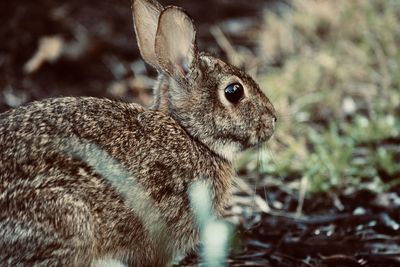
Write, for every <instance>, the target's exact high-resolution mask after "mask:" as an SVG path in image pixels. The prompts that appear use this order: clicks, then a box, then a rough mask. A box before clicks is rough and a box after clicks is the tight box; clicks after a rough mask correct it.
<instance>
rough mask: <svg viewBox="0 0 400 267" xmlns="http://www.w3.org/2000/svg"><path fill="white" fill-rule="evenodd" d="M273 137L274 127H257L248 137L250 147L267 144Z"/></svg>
mask: <svg viewBox="0 0 400 267" xmlns="http://www.w3.org/2000/svg"><path fill="white" fill-rule="evenodd" d="M273 135H274V127H273V126H271V127H265V125H259V126H258V127H257V129H256V131H255V134H254V135H253V136H251V137H250V140H249V141H250V142H249V143H250V145H251V146H252V147H254V146H258V145H261V144H263V143H265V142H267V141H268V140H269V139H271V137H272V136H273Z"/></svg>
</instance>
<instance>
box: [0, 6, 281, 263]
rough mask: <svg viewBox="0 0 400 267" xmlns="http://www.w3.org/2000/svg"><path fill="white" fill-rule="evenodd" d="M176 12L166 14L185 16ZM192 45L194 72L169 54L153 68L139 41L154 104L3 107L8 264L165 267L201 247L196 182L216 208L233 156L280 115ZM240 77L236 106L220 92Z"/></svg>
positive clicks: (78, 101)
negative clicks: (191, 191)
mask: <svg viewBox="0 0 400 267" xmlns="http://www.w3.org/2000/svg"><path fill="white" fill-rule="evenodd" d="M137 2H140V3H139V4H141V5H144V6H145V7H146V5H150V7H151V8H153V9H154V10H156V11H157V10H158V11H160V12H164V11H163V10H160V9H161V8H162V7H161V6H159V5H158V4H155V2H154V1H149V2H148V1H145V0H137V1H136V2H135V3H137ZM154 5H157V6H156V7H154ZM158 11H157V12H158ZM134 12H135V8H134ZM180 12H182V11H181V10H180V9H176V10H174V11H173V12H170V14H166V15H165V16H164V17H167V19H168V20H170V23H174V17H175V16H178V15H179V16H183V17H180V20H179V21H184V22H183V23H186V22H187V21H188V20H187V18H186V17H185V16H186V15H185V14H184V13H183V12H182V14H181V13H180ZM165 13H168V11H166V12H165ZM177 14H178V15H177ZM153 15H154V14H153ZM157 16H159V14H158V13H157ZM157 16H156V18H158V17H157ZM168 16H169V17H168ZM153 17H154V16H153ZM145 18H146V17H145ZM182 18H183V19H182ZM139 23H140V22H139ZM153 24H154V22H153ZM155 24H157V23H155ZM136 26H137V27H141V26H140V25H136ZM191 27H192V26H191ZM165 31H166V32H164V33H163V34H164V35H166V36H167V37H166V39H168V29H166V30H165ZM138 38H139V39H140V38H141V36H138ZM186 39H187V40H188V41H192V40H190V38H186ZM183 40H184V41H183V42H185V38H183ZM163 42H164V41H163ZM165 42H168V40H166V41H165ZM189 45H192V46H193V47H195V44H194V43H192V44H189ZM191 51H192V53H193V54H192V55H191V58H188V59H186V60H187V61H186V62H184V61H182V62H183V63H184V64H187V63H189V67H190V68H188V69H187V68H186V65H182V66H174V65H173V64H175V63H177V64H180V63H181V62H174V61H173V60H174V59H173V58H172V61H171V62H170V61H169V60H170V59H171V57H170V56H169V54H168V53H167V54H165V55H162V57H164V60H166V61H165V62H164V63H165V66H166V67H163V66H160V65H157V60H156V59H155V58H158V57H159V55H158V54H157V55H153V54H152V53H155V52H154V49H153V50H152V51H147V54H146V53H143V47H141V52H142V55H143V56H144V58H145V60H147V61H148V62H149V63H150V64H152V65H156V66H155V67H157V68H158V70H159V71H160V73H161V74H160V77H159V83H158V87H157V88H156V90H155V91H156V93H155V101H154V105H153V108H152V109H150V110H147V109H145V108H143V107H141V106H139V105H137V104H131V103H123V102H115V101H111V100H107V99H98V98H91V97H81V98H77V97H66V98H56V99H48V100H44V101H40V102H34V103H31V104H28V105H26V106H22V107H19V108H17V109H14V110H11V111H8V112H5V113H3V114H0V263H1V265H8V266H33V265H36V266H91V265H93V264H96V262H97V263H99V262H100V263H101V264H104V262H113V263H116V264H118V261H120V262H123V263H124V264H127V265H129V266H165V265H167V264H168V263H169V262H170V261H171V260H172V258H173V257H174V256H175V255H176V254H177V253H179V252H185V251H187V250H188V249H190V248H192V247H193V246H194V244H196V242H197V239H198V238H197V237H198V232H197V227H196V223H195V219H194V218H193V214H192V212H191V207H190V200H189V196H188V188H189V187H190V185H191V184H192V183H193V182H194V181H200V180H201V181H204V182H206V183H209V184H210V185H211V189H212V196H213V205H214V209H215V212H216V214H220V212H221V211H222V210H223V207H224V204H225V203H226V200H227V199H228V197H229V190H230V186H231V177H232V175H233V171H232V166H231V165H232V161H233V159H234V156H235V154H236V153H238V152H240V151H242V150H244V149H246V148H249V147H251V146H255V145H257V144H259V143H260V142H263V141H266V140H267V139H268V138H269V137H270V136H271V135H272V132H273V123H274V120H275V119H274V116H275V115H274V110H273V107H272V105H271V103H270V102H269V101H268V99H267V98H266V97H265V96H264V95H263V94H262V93H261V91H260V90H259V88H258V86H257V85H256V83H255V82H254V81H253V80H252V79H251V78H250V77H248V76H247V75H246V74H245V73H243V72H241V71H240V70H238V69H237V68H235V67H233V66H230V65H228V64H225V63H223V62H222V61H220V60H218V59H215V58H213V57H210V56H207V55H205V54H198V53H197V51H195V48H194V49H192V50H191ZM159 53H163V52H162V51H161V52H159ZM149 55H150V57H151V59H150V60H149V58H147V57H148V56H149ZM175 56H176V57H177V58H178V59H179V56H180V55H179V53H178V54H177V55H175ZM171 64H172V65H171ZM175 67H178V68H180V71H179V72H175V70H174V69H172V68H175ZM232 79H233V80H234V81H236V82H238V81H239V80H240V82H241V83H242V84H243V86H244V87H245V89H246V90H245V97H244V99H243V100H242V101H241V102H240V103H238V104H237V105H229V104H227V103H224V101H223V100H222V99H221V94H220V91H219V90H223V88H224V87H225V86H227V85H228V84H229V82H232V81H233V80H232ZM227 82H228V84H226V83H227ZM221 88H222V89H221Z"/></svg>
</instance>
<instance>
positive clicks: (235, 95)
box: [225, 83, 243, 104]
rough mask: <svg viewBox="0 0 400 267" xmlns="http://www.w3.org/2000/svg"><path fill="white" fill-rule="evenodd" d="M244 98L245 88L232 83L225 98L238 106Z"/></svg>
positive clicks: (227, 88) (226, 91)
mask: <svg viewBox="0 0 400 267" xmlns="http://www.w3.org/2000/svg"><path fill="white" fill-rule="evenodd" d="M242 96H243V86H242V85H241V84H240V83H232V84H230V85H228V86H227V87H226V88H225V97H226V99H228V101H229V102H231V103H233V104H236V103H237V102H239V100H240V99H241V98H242Z"/></svg>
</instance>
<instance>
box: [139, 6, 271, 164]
mask: <svg viewBox="0 0 400 267" xmlns="http://www.w3.org/2000/svg"><path fill="white" fill-rule="evenodd" d="M133 15H134V24H135V31H136V36H137V39H138V44H139V49H140V52H141V54H142V57H143V58H144V60H145V61H146V62H147V63H148V64H150V65H152V66H153V67H155V68H156V69H157V70H158V71H159V73H160V74H161V75H160V78H159V84H158V90H159V91H158V92H156V95H155V97H156V98H158V102H160V103H162V104H160V105H159V106H158V107H159V109H161V110H162V111H164V112H167V113H168V114H169V115H170V116H172V117H173V118H174V119H176V120H177V121H178V122H179V123H180V124H181V126H182V127H183V128H184V129H185V130H186V131H187V132H188V133H189V134H190V135H191V136H192V137H193V138H195V139H197V140H198V141H200V142H202V143H204V144H205V145H207V146H208V147H209V148H211V149H212V150H213V151H214V152H216V153H217V154H219V155H221V156H223V157H224V158H226V159H227V160H229V161H231V160H232V159H233V158H234V156H235V155H236V154H237V153H238V152H240V151H242V150H244V149H247V148H249V147H252V146H256V145H258V144H260V143H261V142H264V141H266V140H268V139H269V138H270V137H271V135H272V134H273V131H274V125H275V121H276V116H275V110H274V107H273V105H272V104H271V102H270V101H269V100H268V98H267V97H266V96H265V95H264V94H263V93H262V92H261V90H260V88H259V86H258V85H257V83H256V82H255V81H254V80H253V79H252V78H251V77H250V76H249V75H247V74H246V73H245V72H243V71H241V70H240V69H238V68H236V67H234V66H232V65H230V64H227V63H225V62H223V61H222V60H220V59H217V58H215V57H212V56H210V55H207V54H205V53H199V52H198V51H197V47H196V39H195V37H196V31H195V28H194V26H193V23H192V20H191V19H190V17H189V16H188V15H187V14H186V13H185V12H184V11H183V10H182V9H180V8H178V7H174V6H170V7H167V8H163V7H162V6H161V5H160V4H159V3H157V2H155V1H153V0H135V1H134V4H133Z"/></svg>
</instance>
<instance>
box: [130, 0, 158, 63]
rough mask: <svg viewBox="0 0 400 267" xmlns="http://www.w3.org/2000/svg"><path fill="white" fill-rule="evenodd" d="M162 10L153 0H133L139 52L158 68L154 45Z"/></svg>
mask: <svg viewBox="0 0 400 267" xmlns="http://www.w3.org/2000/svg"><path fill="white" fill-rule="evenodd" d="M162 10H163V7H162V6H161V5H160V4H159V3H158V2H157V1H155V0H133V5H132V15H133V21H134V27H135V33H136V38H137V42H138V45H139V50H140V54H141V55H142V57H143V59H144V60H145V61H146V62H147V63H148V64H150V65H152V66H153V67H155V68H158V62H157V57H156V54H155V51H154V47H155V39H156V32H157V25H158V19H159V17H160V14H161V12H162Z"/></svg>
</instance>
